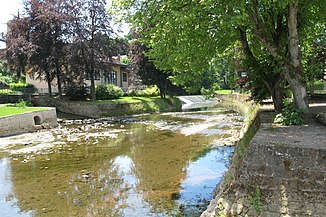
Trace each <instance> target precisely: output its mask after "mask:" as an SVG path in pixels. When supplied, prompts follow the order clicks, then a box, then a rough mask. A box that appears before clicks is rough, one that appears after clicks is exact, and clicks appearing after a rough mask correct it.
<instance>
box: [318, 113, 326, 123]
mask: <svg viewBox="0 0 326 217" xmlns="http://www.w3.org/2000/svg"><path fill="white" fill-rule="evenodd" d="M316 119H317V121H318V122H320V123H322V124H323V125H326V113H319V114H317V115H316Z"/></svg>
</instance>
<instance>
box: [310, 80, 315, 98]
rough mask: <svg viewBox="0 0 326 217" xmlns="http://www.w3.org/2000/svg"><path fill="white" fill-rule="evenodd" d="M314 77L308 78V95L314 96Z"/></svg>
mask: <svg viewBox="0 0 326 217" xmlns="http://www.w3.org/2000/svg"><path fill="white" fill-rule="evenodd" d="M314 81H315V79H314V78H311V79H310V96H314V95H315V85H314Z"/></svg>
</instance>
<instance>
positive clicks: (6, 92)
mask: <svg viewBox="0 0 326 217" xmlns="http://www.w3.org/2000/svg"><path fill="white" fill-rule="evenodd" d="M8 94H16V95H21V94H22V92H20V91H13V90H9V89H3V90H0V95H8Z"/></svg>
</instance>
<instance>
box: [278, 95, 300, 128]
mask: <svg viewBox="0 0 326 217" xmlns="http://www.w3.org/2000/svg"><path fill="white" fill-rule="evenodd" d="M283 103H284V108H283V110H282V113H280V114H277V115H276V116H275V119H274V123H280V124H283V125H302V124H303V123H304V121H303V115H304V112H303V111H302V110H300V109H298V108H297V107H296V106H295V104H294V103H293V102H292V100H290V99H284V101H283Z"/></svg>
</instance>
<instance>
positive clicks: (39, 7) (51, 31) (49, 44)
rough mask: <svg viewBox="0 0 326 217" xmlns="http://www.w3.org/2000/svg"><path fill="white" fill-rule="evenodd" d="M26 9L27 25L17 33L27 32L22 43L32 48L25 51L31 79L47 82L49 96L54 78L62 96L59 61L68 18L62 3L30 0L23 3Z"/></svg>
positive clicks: (55, 0) (60, 60)
mask: <svg viewBox="0 0 326 217" xmlns="http://www.w3.org/2000/svg"><path fill="white" fill-rule="evenodd" d="M25 10H26V14H27V16H26V17H25V18H24V20H26V23H25V24H26V26H20V29H19V31H26V32H27V37H26V38H25V43H26V44H30V47H32V48H33V49H32V50H28V51H27V52H28V55H29V56H28V60H29V64H30V66H31V67H33V73H34V74H33V76H35V77H36V78H39V79H45V80H46V81H47V83H48V90H49V94H50V95H52V87H51V83H52V81H53V79H54V77H56V78H57V84H58V90H59V95H60V96H61V95H62V90H61V86H62V85H61V83H62V82H61V69H62V63H61V62H62V60H63V59H64V55H63V47H64V44H65V41H64V38H65V36H66V31H65V30H66V29H65V27H64V26H65V24H66V23H67V20H68V18H69V15H68V14H67V11H65V10H64V1H63V0H46V1H41V0H30V1H26V2H25ZM11 31H12V30H11ZM17 38H18V37H16V38H15V39H17ZM18 39H19V38H18ZM18 47H19V45H15V46H14V48H16V49H17V48H18ZM26 48H28V47H25V49H26Z"/></svg>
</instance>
